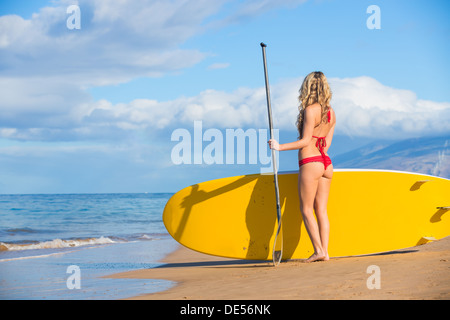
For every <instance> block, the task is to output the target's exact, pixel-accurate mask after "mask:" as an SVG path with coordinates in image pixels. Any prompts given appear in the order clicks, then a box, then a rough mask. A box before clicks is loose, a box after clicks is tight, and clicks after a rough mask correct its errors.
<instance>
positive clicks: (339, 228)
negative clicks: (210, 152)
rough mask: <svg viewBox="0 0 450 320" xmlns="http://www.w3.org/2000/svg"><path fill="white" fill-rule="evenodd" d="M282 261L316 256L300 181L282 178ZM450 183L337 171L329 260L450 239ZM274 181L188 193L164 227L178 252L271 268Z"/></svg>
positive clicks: (250, 179)
mask: <svg viewBox="0 0 450 320" xmlns="http://www.w3.org/2000/svg"><path fill="white" fill-rule="evenodd" d="M278 179H279V188H280V204H281V212H282V223H283V257H282V258H283V259H303V258H307V257H309V256H310V255H311V254H312V253H313V252H314V250H313V247H312V245H311V241H310V239H309V237H308V233H307V231H306V229H305V226H304V224H303V221H302V216H301V213H300V209H299V200H298V190H297V188H298V187H297V185H298V173H297V172H287V173H279V176H278ZM449 209H450V180H448V179H444V178H438V177H434V176H428V175H421V174H413V173H407V172H398V171H381V170H335V172H334V176H333V180H332V184H331V191H330V196H329V200H328V217H329V220H330V226H331V232H330V243H329V255H330V256H331V257H338V256H351V255H364V254H372V253H379V252H386V251H391V250H397V249H401V248H407V247H412V246H415V245H419V244H422V243H425V242H427V241H429V240H433V239H440V238H443V237H446V236H448V235H450V212H449V211H450V210H449ZM276 219H277V213H276V204H275V192H274V186H273V175H264V174H254V175H245V176H236V177H230V178H224V179H218V180H212V181H207V182H203V183H199V184H196V185H192V186H190V187H187V188H185V189H183V190H181V191H179V192H177V193H176V194H174V195H173V196H172V197H171V198H170V200H169V201H168V202H167V204H166V206H165V209H164V213H163V221H164V224H165V226H166V229H167V231H168V232H169V233H170V234H171V236H172V237H173V238H174V239H175V240H177V241H178V242H179V243H180V244H182V245H184V246H186V247H188V248H190V249H193V250H196V251H199V252H202V253H206V254H210V255H216V256H221V257H229V258H237V259H252V260H271V259H272V249H273V243H274V237H275V233H276V232H275V231H276V230H275V228H276V225H277V223H276Z"/></svg>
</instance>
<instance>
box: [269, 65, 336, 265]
mask: <svg viewBox="0 0 450 320" xmlns="http://www.w3.org/2000/svg"><path fill="white" fill-rule="evenodd" d="M299 100H300V107H299V115H298V119H297V128H298V132H299V139H300V140H297V141H294V142H291V143H285V144H279V143H278V142H277V141H276V140H274V139H271V140H269V146H270V148H271V149H275V150H279V151H285V150H297V149H298V150H299V151H298V159H299V175H298V193H299V199H300V210H301V212H302V215H303V221H304V223H305V227H306V230H307V231H308V235H309V237H310V239H311V242H312V245H313V247H314V253H313V254H312V255H311V257H309V258H308V259H307V260H306V262H313V261H324V260H329V256H328V239H329V234H330V225H329V222H328V214H327V202H328V194H329V192H330V185H331V178H332V177H333V164H332V163H331V159H330V157H329V156H328V155H327V150H328V148H329V147H330V145H331V141H332V139H333V133H334V127H335V125H336V116H335V113H334V110H333V109H332V108H331V106H330V100H331V90H330V87H329V85H328V81H327V78H326V77H325V75H324V74H323V73H322V72H312V73H310V74H309V75H308V76H306V78H305V80H304V81H303V84H302V86H301V88H300V97H299ZM314 211H315V213H316V217H317V220H316V219H315V218H314Z"/></svg>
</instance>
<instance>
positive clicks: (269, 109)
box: [261, 42, 281, 265]
mask: <svg viewBox="0 0 450 320" xmlns="http://www.w3.org/2000/svg"><path fill="white" fill-rule="evenodd" d="M266 47H267V45H266V44H264V43H262V42H261V48H262V54H263V62H264V76H265V80H266V99H267V113H268V115H269V129H270V139H273V122H272V107H271V104H270V88H269V76H268V72H267V60H266ZM272 165H273V180H274V183H275V198H276V205H277V219H278V228H277V234H276V237H275V243H274V248H275V244H276V240H277V236H278V233H279V231H280V228H281V207H280V192H279V187H278V169H277V160H276V153H275V150H274V149H272ZM277 260H278V261H275V258H274V264H275V265H276V264H278V263H279V262H280V260H281V255H280V257H279V258H277Z"/></svg>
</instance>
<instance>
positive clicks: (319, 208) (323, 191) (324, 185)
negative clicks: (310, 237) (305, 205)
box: [314, 165, 333, 260]
mask: <svg viewBox="0 0 450 320" xmlns="http://www.w3.org/2000/svg"><path fill="white" fill-rule="evenodd" d="M332 177H333V166H332V165H330V166H328V168H327V170H326V171H325V173H324V175H323V176H322V178H320V180H319V185H318V187H317V193H316V197H315V201H314V211H315V213H316V217H317V222H318V225H319V234H320V240H321V244H322V249H323V250H324V252H325V259H324V260H329V256H328V240H329V238H330V223H329V221H328V213H327V204H328V195H329V194H330V187H331V178H332Z"/></svg>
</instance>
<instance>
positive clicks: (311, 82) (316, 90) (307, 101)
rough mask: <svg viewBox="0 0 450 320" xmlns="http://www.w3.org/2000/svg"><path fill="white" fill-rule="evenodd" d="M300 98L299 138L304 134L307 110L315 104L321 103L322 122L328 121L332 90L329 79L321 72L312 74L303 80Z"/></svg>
mask: <svg viewBox="0 0 450 320" xmlns="http://www.w3.org/2000/svg"><path fill="white" fill-rule="evenodd" d="M299 93H300V96H299V97H298V100H299V102H300V106H299V107H298V111H299V113H298V117H297V129H298V134H299V138H300V139H301V138H302V134H303V122H304V113H305V109H306V108H307V107H308V106H310V105H312V104H314V103H319V104H320V106H321V107H322V121H321V123H322V122H326V121H327V113H328V110H330V100H331V96H332V93H331V90H330V86H329V85H328V81H327V78H326V77H325V75H324V74H323V73H322V72H320V71H315V72H311V73H310V74H308V75H307V76H306V78H305V80H303V83H302V86H301V88H300V90H299Z"/></svg>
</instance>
